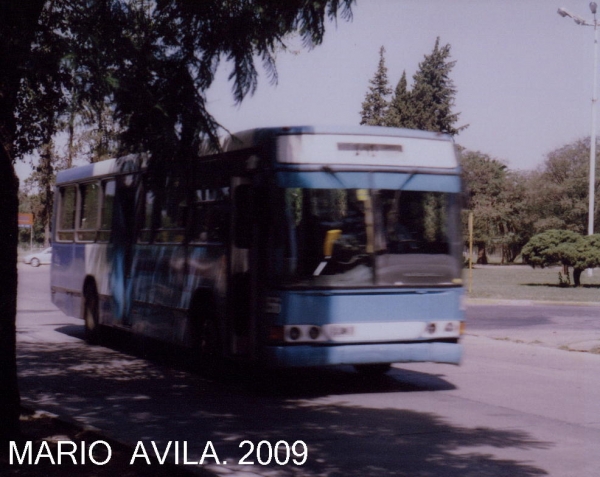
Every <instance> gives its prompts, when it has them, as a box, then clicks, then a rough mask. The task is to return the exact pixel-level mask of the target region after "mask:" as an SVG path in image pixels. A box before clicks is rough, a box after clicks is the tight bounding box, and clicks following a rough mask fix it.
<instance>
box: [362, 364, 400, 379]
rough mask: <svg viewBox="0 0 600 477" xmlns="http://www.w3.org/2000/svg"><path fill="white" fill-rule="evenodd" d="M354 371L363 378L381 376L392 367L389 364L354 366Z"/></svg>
mask: <svg viewBox="0 0 600 477" xmlns="http://www.w3.org/2000/svg"><path fill="white" fill-rule="evenodd" d="M354 369H355V370H356V371H358V372H359V373H360V374H362V375H363V376H372V377H376V376H383V375H384V374H385V373H387V372H388V371H389V370H390V369H392V365H391V364H390V363H376V364H355V365H354Z"/></svg>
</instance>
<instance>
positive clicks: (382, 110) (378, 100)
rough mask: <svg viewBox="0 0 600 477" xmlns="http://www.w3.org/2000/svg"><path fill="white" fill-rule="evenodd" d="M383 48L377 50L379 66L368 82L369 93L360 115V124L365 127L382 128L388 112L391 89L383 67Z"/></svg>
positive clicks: (385, 69)
mask: <svg viewBox="0 0 600 477" xmlns="http://www.w3.org/2000/svg"><path fill="white" fill-rule="evenodd" d="M384 54H385V48H384V47H383V46H382V47H381V48H380V49H379V65H378V66H377V71H376V72H375V76H373V78H372V79H371V80H370V81H369V83H370V85H371V86H369V91H368V92H367V94H366V95H365V100H364V101H363V103H362V111H361V113H360V116H361V121H360V124H364V125H367V126H383V125H385V122H386V115H387V110H388V101H389V100H388V97H389V95H390V94H391V93H392V89H391V88H390V86H389V83H388V77H387V68H386V66H385V58H384Z"/></svg>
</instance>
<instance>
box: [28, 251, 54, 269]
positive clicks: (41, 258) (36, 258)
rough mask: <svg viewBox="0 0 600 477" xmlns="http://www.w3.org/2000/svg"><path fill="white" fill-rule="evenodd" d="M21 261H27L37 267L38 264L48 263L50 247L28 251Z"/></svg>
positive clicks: (50, 253)
mask: <svg viewBox="0 0 600 477" xmlns="http://www.w3.org/2000/svg"><path fill="white" fill-rule="evenodd" d="M23 262H25V263H28V264H29V265H31V266H32V267H39V266H40V265H50V263H51V262H52V247H48V248H47V249H44V250H41V251H39V252H36V253H30V254H29V255H26V256H25V257H24V258H23Z"/></svg>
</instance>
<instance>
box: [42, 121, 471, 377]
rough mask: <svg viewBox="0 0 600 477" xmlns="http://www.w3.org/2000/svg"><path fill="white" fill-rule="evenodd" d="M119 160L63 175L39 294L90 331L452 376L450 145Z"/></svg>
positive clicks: (318, 137) (456, 227)
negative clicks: (156, 164)
mask: <svg viewBox="0 0 600 477" xmlns="http://www.w3.org/2000/svg"><path fill="white" fill-rule="evenodd" d="M146 163H147V158H146V157H144V156H129V157H124V158H120V159H115V160H108V161H104V162H100V163H95V164H90V165H86V166H83V167H78V168H74V169H69V170H66V171H62V172H60V173H59V174H58V177H57V183H56V198H57V200H56V201H55V202H56V209H55V213H54V223H53V258H52V271H51V292H52V299H53V302H54V303H55V304H56V305H57V306H58V307H59V308H60V309H61V310H63V311H64V312H65V313H66V314H68V315H70V316H76V317H81V318H83V319H84V321H85V327H86V333H87V336H88V338H89V339H90V340H94V339H96V338H97V336H98V332H99V330H100V329H101V328H102V327H115V328H119V329H124V330H128V331H130V332H131V333H135V334H141V335H145V336H148V337H151V338H156V339H159V340H165V341H168V342H171V343H176V344H180V345H182V346H186V347H191V348H196V349H197V352H198V354H199V355H200V356H204V357H207V358H208V357H210V356H219V357H223V358H230V359H235V360H243V361H250V362H257V363H263V364H266V365H269V366H276V367H296V366H326V365H338V364H351V365H354V366H355V367H356V368H357V369H359V370H363V371H366V372H373V373H375V372H385V371H387V370H388V369H389V367H390V364H391V363H399V362H419V361H432V362H440V363H453V364H458V363H459V362H460V360H461V355H462V345H461V344H460V337H461V334H462V332H463V326H464V312H463V309H462V306H461V303H462V299H463V288H462V279H461V273H462V255H461V252H462V238H461V227H460V192H461V182H460V175H459V166H458V162H457V156H456V152H455V145H454V143H453V141H452V138H451V137H449V136H447V135H443V134H437V133H429V132H423V131H414V130H403V129H392V128H379V127H351V128H319V127H306V126H304V127H281V128H264V129H254V130H250V131H244V132H242V133H239V134H236V135H234V136H232V138H231V139H230V140H229V141H228V142H227V143H226V144H225V145H224V147H223V151H222V152H220V153H215V154H207V155H203V156H200V157H197V158H194V159H190V161H189V162H188V163H186V167H185V171H182V172H180V173H176V172H173V173H170V174H156V173H154V174H150V172H149V171H150V170H151V169H148V168H147V167H146Z"/></svg>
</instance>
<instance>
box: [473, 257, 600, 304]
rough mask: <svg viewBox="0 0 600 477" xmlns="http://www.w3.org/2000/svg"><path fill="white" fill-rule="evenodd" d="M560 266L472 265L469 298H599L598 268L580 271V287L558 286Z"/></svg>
mask: <svg viewBox="0 0 600 477" xmlns="http://www.w3.org/2000/svg"><path fill="white" fill-rule="evenodd" d="M560 271H562V268H560V267H552V268H544V269H539V268H536V269H533V268H531V267H529V266H527V265H509V266H501V265H489V266H484V267H482V266H475V268H474V269H473V271H472V275H473V281H472V286H471V291H470V292H468V291H467V296H468V297H469V298H488V299H501V300H536V301H565V302H600V269H596V270H594V274H593V276H592V277H588V276H587V272H584V273H583V274H582V275H581V284H582V286H580V287H577V288H575V287H573V286H570V287H561V286H560V285H559V281H558V273H559V272H560ZM463 279H464V284H465V290H469V270H468V269H465V271H464V273H463Z"/></svg>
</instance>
